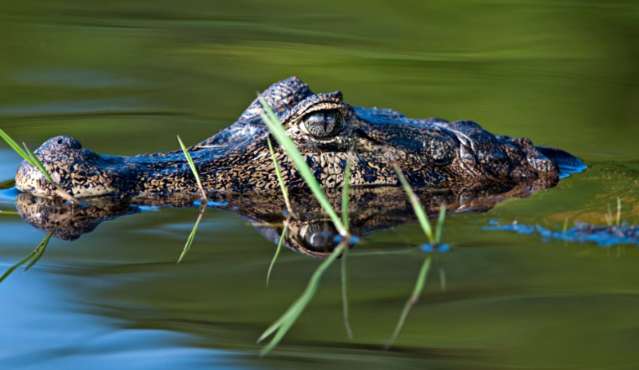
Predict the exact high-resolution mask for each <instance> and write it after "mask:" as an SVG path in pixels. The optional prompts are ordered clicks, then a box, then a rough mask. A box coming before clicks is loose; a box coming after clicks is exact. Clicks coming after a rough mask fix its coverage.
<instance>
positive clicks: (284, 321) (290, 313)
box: [257, 242, 348, 356]
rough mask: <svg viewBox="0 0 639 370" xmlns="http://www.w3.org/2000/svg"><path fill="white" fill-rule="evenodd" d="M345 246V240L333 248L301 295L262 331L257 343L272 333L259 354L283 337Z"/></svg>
mask: <svg viewBox="0 0 639 370" xmlns="http://www.w3.org/2000/svg"><path fill="white" fill-rule="evenodd" d="M345 248H348V243H347V242H342V243H340V245H338V246H337V247H336V248H335V250H333V252H332V253H331V254H330V255H329V256H328V257H327V258H326V259H325V260H324V261H322V263H321V264H320V265H319V266H318V267H317V269H316V270H315V272H313V275H312V276H311V278H310V280H309V282H308V285H307V286H306V289H304V292H303V293H302V295H301V296H300V297H299V298H298V299H297V300H296V301H295V302H294V303H293V304H292V305H291V306H290V307H289V308H288V310H286V312H285V313H284V314H283V315H282V316H281V317H280V318H279V319H278V320H277V321H276V322H275V323H273V324H272V325H271V326H270V327H269V328H268V329H266V330H265V331H264V333H263V334H262V335H261V336H260V338H259V339H258V340H257V342H258V343H260V342H262V341H263V340H264V339H266V338H268V337H269V336H271V335H273V338H272V339H271V341H270V342H269V344H267V345H266V346H264V348H263V349H262V351H261V352H260V355H261V356H264V355H267V354H268V353H270V352H271V351H272V350H273V349H274V348H275V347H276V346H277V345H278V344H279V342H280V341H281V340H282V338H284V335H285V334H286V332H288V330H289V329H290V328H291V326H293V323H295V321H296V320H297V319H298V318H299V316H300V315H301V314H302V312H303V311H304V309H305V308H306V306H307V305H308V303H309V302H310V301H311V299H312V298H313V296H314V295H315V292H316V291H317V287H318V286H319V283H320V280H321V278H322V275H324V272H325V271H326V270H327V269H328V268H329V267H330V265H331V264H332V263H333V262H334V261H335V259H337V257H338V256H339V255H340V254H341V253H342V252H343V251H344V249H345Z"/></svg>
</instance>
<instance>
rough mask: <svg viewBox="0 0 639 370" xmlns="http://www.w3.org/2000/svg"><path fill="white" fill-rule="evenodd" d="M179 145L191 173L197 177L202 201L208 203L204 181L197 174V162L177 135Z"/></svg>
mask: <svg viewBox="0 0 639 370" xmlns="http://www.w3.org/2000/svg"><path fill="white" fill-rule="evenodd" d="M177 140H178V143H179V144H180V149H182V153H184V157H185V158H186V162H187V163H188V164H189V168H190V169H191V173H193V177H195V181H196V182H197V187H198V188H199V189H200V193H201V195H202V200H203V201H207V199H208V196H207V195H206V190H204V186H203V185H202V180H201V179H200V174H199V172H197V167H196V166H195V162H194V161H193V157H191V153H190V152H189V150H188V149H187V148H186V146H185V145H184V143H183V142H182V139H181V138H180V135H177Z"/></svg>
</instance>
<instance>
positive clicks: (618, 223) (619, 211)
mask: <svg viewBox="0 0 639 370" xmlns="http://www.w3.org/2000/svg"><path fill="white" fill-rule="evenodd" d="M616 221H617V226H620V225H621V198H619V197H617V220H616Z"/></svg>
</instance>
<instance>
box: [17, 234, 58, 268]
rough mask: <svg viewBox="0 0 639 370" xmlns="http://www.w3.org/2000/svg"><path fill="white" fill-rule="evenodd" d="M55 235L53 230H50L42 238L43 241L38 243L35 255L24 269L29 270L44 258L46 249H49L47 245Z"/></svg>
mask: <svg viewBox="0 0 639 370" xmlns="http://www.w3.org/2000/svg"><path fill="white" fill-rule="evenodd" d="M52 236H53V233H52V232H49V233H48V234H47V235H46V236H45V237H44V239H42V241H41V242H40V244H38V246H37V247H36V249H35V253H34V255H33V258H32V259H31V261H30V262H29V264H28V265H27V266H25V268H24V270H25V271H27V270H29V269H30V268H31V267H33V266H34V265H35V264H36V263H38V261H39V260H40V258H42V256H43V255H44V251H45V250H46V249H47V246H48V245H49V240H50V239H51V237H52Z"/></svg>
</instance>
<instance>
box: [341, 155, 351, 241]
mask: <svg viewBox="0 0 639 370" xmlns="http://www.w3.org/2000/svg"><path fill="white" fill-rule="evenodd" d="M350 201H351V161H350V160H347V161H346V168H344V176H343V180H342V223H343V224H344V226H346V227H347V228H348V227H350V225H349V224H350V220H349V216H350V215H349V212H350V208H349V204H350ZM347 231H350V230H348V229H347Z"/></svg>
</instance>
